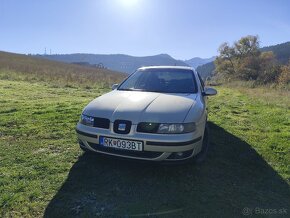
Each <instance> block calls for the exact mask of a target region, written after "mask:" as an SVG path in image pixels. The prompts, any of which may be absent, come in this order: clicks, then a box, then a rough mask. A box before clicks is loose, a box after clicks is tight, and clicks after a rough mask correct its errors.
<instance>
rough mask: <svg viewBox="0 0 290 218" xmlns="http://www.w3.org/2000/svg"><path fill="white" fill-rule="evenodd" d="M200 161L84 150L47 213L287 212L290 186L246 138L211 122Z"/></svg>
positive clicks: (240, 214)
mask: <svg viewBox="0 0 290 218" xmlns="http://www.w3.org/2000/svg"><path fill="white" fill-rule="evenodd" d="M209 125H210V131H211V132H210V133H211V139H210V140H211V148H210V150H209V153H208V157H207V159H206V161H205V162H203V163H202V164H199V165H197V164H183V165H158V164H150V163H140V162H135V161H127V160H120V159H115V158H108V157H103V156H99V155H94V154H83V155H82V156H80V157H79V159H78V161H77V162H76V163H75V164H74V165H73V167H72V168H71V170H70V172H69V175H68V178H67V180H66V181H65V182H64V184H63V185H62V187H61V188H60V190H59V191H58V193H57V194H56V195H55V196H54V198H53V199H52V200H51V201H50V203H49V204H48V206H47V208H46V210H45V215H44V216H45V217H72V216H73V217H91V216H101V217H146V216H150V217H192V216H194V215H197V216H198V217H213V216H214V217H243V216H245V215H251V214H252V215H268V216H279V217H280V216H281V215H284V216H287V215H289V213H290V200H289V199H290V190H289V185H288V184H287V182H286V181H285V180H283V179H282V177H280V176H279V175H278V174H277V173H276V171H275V170H274V169H273V168H272V167H271V166H270V165H269V164H268V163H267V162H266V161H265V160H264V159H263V158H262V157H261V156H260V155H259V154H258V153H257V152H256V151H255V150H254V149H253V148H252V147H251V146H250V145H249V144H247V143H246V142H244V141H242V140H241V139H239V138H238V137H236V136H234V135H232V134H231V133H229V132H227V131H226V130H225V129H223V128H221V127H219V126H217V125H215V124H214V123H209Z"/></svg>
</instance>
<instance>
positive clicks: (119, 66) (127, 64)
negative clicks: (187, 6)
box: [37, 53, 188, 73]
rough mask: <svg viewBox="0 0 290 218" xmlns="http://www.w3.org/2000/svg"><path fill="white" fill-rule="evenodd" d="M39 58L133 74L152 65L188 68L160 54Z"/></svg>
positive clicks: (65, 55) (46, 56) (68, 55)
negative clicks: (99, 66)
mask: <svg viewBox="0 0 290 218" xmlns="http://www.w3.org/2000/svg"><path fill="white" fill-rule="evenodd" d="M37 57H40V58H45V59H49V60H54V61H60V62H66V63H81V64H84V65H88V64H89V65H93V66H95V65H101V66H103V67H105V68H108V69H111V70H114V71H119V72H124V73H132V72H133V71H135V70H136V69H137V68H139V67H142V66H152V65H168V66H174V65H180V66H188V65H187V64H186V63H184V62H183V61H179V60H175V59H174V58H172V57H171V56H169V55H167V54H160V55H154V56H146V57H135V56H130V55H124V54H110V55H103V54H81V53H77V54H60V55H37Z"/></svg>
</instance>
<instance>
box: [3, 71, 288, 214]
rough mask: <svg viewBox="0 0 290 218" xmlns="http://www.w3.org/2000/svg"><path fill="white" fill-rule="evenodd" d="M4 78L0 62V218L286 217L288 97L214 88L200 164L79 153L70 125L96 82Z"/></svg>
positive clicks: (95, 92) (96, 90)
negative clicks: (68, 83)
mask: <svg viewBox="0 0 290 218" xmlns="http://www.w3.org/2000/svg"><path fill="white" fill-rule="evenodd" d="M10 71H11V69H10ZM6 74H7V70H5V71H4V70H3V69H2V71H1V66H0V75H2V79H0V217H42V216H45V217H73V216H77V217H91V216H100V217H145V216H148V215H152V216H150V217H193V216H198V217H244V215H248V214H251V215H257V216H258V215H261V217H264V216H266V217H281V216H285V217H287V216H288V217H289V214H290V188H289V187H290V186H289V185H290V169H289V166H290V148H289V140H290V117H289V115H290V114H289V109H290V98H289V93H287V92H282V93H281V92H280V91H275V90H265V89H264V90H263V89H245V88H226V87H217V89H218V91H219V94H218V95H217V96H215V97H211V98H210V99H209V125H210V133H211V148H210V150H209V154H208V158H207V159H206V161H205V162H204V163H202V164H200V165H192V164H186V165H155V164H147V163H139V162H133V161H126V160H119V159H112V158H107V157H103V156H99V155H91V154H83V153H82V151H81V150H80V149H79V147H78V144H77V139H76V134H75V125H76V123H77V121H78V119H79V116H80V113H81V111H82V109H83V107H84V106H85V105H86V104H87V103H88V102H89V101H91V100H92V99H94V98H95V97H97V96H99V95H101V94H102V93H104V92H107V91H109V89H108V86H105V85H104V83H100V85H98V81H92V83H91V85H90V87H89V88H88V87H86V86H84V85H80V86H77V80H74V81H73V84H75V85H73V86H59V85H56V84H58V82H59V81H56V82H53V80H50V79H48V80H47V82H45V81H38V80H33V82H30V81H29V80H28V79H23V78H24V77H25V76H26V73H17V72H16V73H15V75H16V78H18V79H17V81H15V77H11V76H10V75H7V76H6V77H5V75H6ZM35 75H37V74H35ZM44 78H45V77H44ZM94 78H97V76H95V75H94ZM105 82H106V83H108V82H109V80H105Z"/></svg>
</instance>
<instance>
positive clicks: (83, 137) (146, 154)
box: [76, 123, 203, 161]
mask: <svg viewBox="0 0 290 218" xmlns="http://www.w3.org/2000/svg"><path fill="white" fill-rule="evenodd" d="M135 128H136V127H135V126H134V125H132V129H131V132H130V133H129V134H126V135H123V134H117V133H114V132H113V131H112V130H111V128H110V129H101V128H95V127H89V126H85V125H83V124H80V123H78V124H77V127H76V132H77V136H78V139H79V144H80V146H81V147H83V148H84V149H88V150H91V151H94V152H98V153H102V154H108V155H113V156H118V157H125V158H130V159H138V160H151V161H163V160H166V161H180V160H185V159H189V158H191V157H192V156H194V155H196V154H197V153H198V152H199V151H200V149H201V146H202V133H203V132H202V131H195V132H194V133H187V134H172V135H171V134H170V135H169V134H148V133H138V132H136V129H135ZM100 136H105V137H113V138H119V139H127V140H138V141H143V145H144V146H143V150H142V151H128V150H121V149H115V148H108V147H104V146H102V145H100V144H99V137H100Z"/></svg>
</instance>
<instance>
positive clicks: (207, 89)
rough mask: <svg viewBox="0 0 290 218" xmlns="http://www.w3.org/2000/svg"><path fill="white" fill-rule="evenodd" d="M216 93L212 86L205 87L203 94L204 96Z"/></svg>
mask: <svg viewBox="0 0 290 218" xmlns="http://www.w3.org/2000/svg"><path fill="white" fill-rule="evenodd" d="M216 94H217V90H215V89H214V88H210V87H208V88H205V90H204V92H203V95H204V96H211V95H216Z"/></svg>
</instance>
